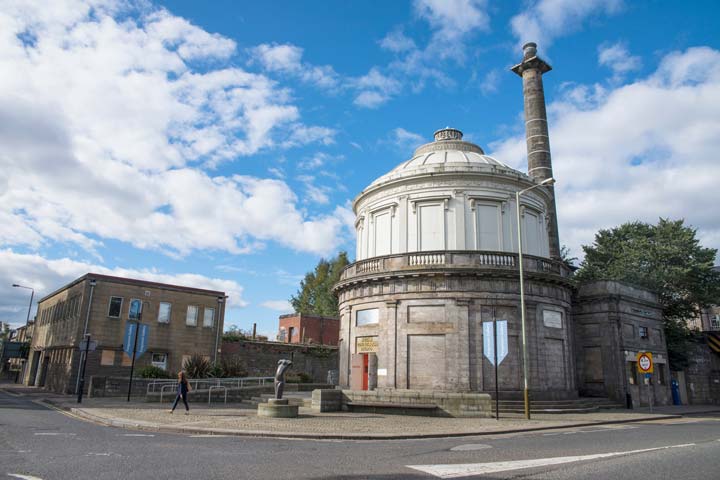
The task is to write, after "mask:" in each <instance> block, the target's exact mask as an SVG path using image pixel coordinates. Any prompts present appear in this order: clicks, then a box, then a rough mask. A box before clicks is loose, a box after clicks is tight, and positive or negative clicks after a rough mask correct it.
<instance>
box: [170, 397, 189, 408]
mask: <svg viewBox="0 0 720 480" xmlns="http://www.w3.org/2000/svg"><path fill="white" fill-rule="evenodd" d="M181 398H182V401H183V403H184V404H185V411H187V412H189V411H190V405H188V403H187V393H185V394H182V395H180V394H179V393H178V394H177V397H175V403H173V406H172V409H173V412H174V411H175V407H177V404H178V402H179V401H180V399H181Z"/></svg>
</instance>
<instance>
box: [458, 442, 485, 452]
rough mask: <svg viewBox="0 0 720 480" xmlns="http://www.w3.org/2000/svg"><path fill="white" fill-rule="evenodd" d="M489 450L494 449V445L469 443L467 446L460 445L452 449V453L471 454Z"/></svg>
mask: <svg viewBox="0 0 720 480" xmlns="http://www.w3.org/2000/svg"><path fill="white" fill-rule="evenodd" d="M487 448H493V447H492V445H485V444H484V443H467V444H465V445H458V446H457V447H453V448H451V449H450V451H452V452H469V451H472V450H485V449H487Z"/></svg>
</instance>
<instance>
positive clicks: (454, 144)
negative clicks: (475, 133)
mask: <svg viewBox="0 0 720 480" xmlns="http://www.w3.org/2000/svg"><path fill="white" fill-rule="evenodd" d="M493 170H495V171H497V170H504V171H506V172H507V173H512V174H519V175H522V176H525V174H524V173H522V172H519V171H517V170H515V169H513V168H511V167H509V166H508V165H506V164H504V163H502V162H501V161H500V160H497V159H495V158H493V157H491V156H489V155H485V152H483V150H482V148H480V147H479V146H477V145H475V144H473V143H469V142H463V141H462V132H460V131H459V130H455V129H451V128H445V129H442V130H438V131H437V132H435V141H434V142H431V143H427V144H425V145H422V146H421V147H419V148H418V149H417V150H415V153H414V154H413V157H412V158H411V159H410V160H407V161H405V162H403V163H401V164H400V165H398V166H397V167H395V168H393V169H392V170H390V171H389V172H388V173H386V174H385V175H383V176H381V177H379V178H377V179H376V180H375V181H374V182H372V183H371V186H374V185H378V184H381V183H385V182H387V181H389V180H395V179H398V178H403V177H409V176H413V175H417V174H421V173H430V172H442V171H444V172H450V171H493Z"/></svg>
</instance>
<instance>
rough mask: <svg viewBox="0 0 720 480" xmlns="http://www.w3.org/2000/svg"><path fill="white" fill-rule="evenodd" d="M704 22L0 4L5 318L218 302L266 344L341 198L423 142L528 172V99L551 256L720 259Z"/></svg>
mask: <svg viewBox="0 0 720 480" xmlns="http://www.w3.org/2000/svg"><path fill="white" fill-rule="evenodd" d="M719 10H720V8H718V6H717V2H710V1H708V2H700V1H696V2H690V3H685V2H670V1H666V2H623V1H619V0H610V1H603V0H588V1H584V2H576V1H569V0H538V1H525V2H509V1H508V2H492V1H473V0H455V1H439V0H416V1H408V2H401V1H397V2H369V1H367V2H293V1H287V2H234V1H213V2H195V1H167V2H145V1H142V2H141V1H138V2H135V1H89V2H85V1H69V0H68V1H57V2H52V3H51V4H48V2H26V1H22V2H15V1H7V0H6V1H0V145H2V151H0V225H2V227H0V281H1V282H2V283H1V285H3V286H0V319H2V320H4V321H10V322H11V323H15V324H18V323H22V322H23V321H24V318H25V315H26V311H27V310H26V309H27V300H28V298H27V291H25V290H21V289H14V288H11V287H10V285H11V284H12V283H21V284H24V285H28V286H32V287H34V288H35V289H36V290H37V293H38V294H39V295H43V294H46V293H48V292H50V291H52V290H53V289H55V288H57V287H59V286H61V285H62V284H64V283H65V282H67V281H70V280H72V279H73V278H76V277H78V276H80V275H82V274H84V273H86V272H88V271H96V272H99V273H110V274H116V275H125V276H130V277H135V278H147V279H150V280H155V281H163V282H168V283H179V284H187V285H194V286H198V287H205V288H212V289H221V290H225V291H227V292H228V294H229V295H230V308H229V309H228V311H227V315H226V326H229V325H238V326H239V327H241V328H244V329H249V328H251V326H252V323H253V322H257V323H258V328H259V330H260V332H262V333H266V334H269V335H274V334H275V331H276V329H277V316H278V315H279V314H280V313H284V312H286V311H287V308H288V306H287V300H288V298H289V297H290V295H291V294H293V293H294V292H295V291H296V290H297V288H298V285H299V281H300V279H301V278H302V276H303V275H304V273H305V272H307V271H308V270H311V269H312V268H313V267H314V265H315V264H316V263H317V260H318V259H319V258H321V257H322V256H326V257H327V256H331V255H334V254H335V253H336V252H337V251H338V250H341V249H344V250H347V251H348V252H350V254H351V256H352V255H353V254H354V238H353V232H352V223H353V221H354V215H353V213H352V211H351V205H350V202H351V201H352V199H353V198H354V197H355V196H356V195H357V194H358V193H359V192H360V191H361V190H362V189H363V188H364V187H366V186H367V185H368V184H369V183H370V182H371V181H372V180H373V179H375V178H377V177H378V176H380V175H382V174H383V173H385V172H387V171H388V170H390V169H392V168H393V167H394V166H395V165H397V164H398V163H400V162H401V161H404V160H406V159H407V158H409V157H410V155H411V154H412V151H413V149H414V148H415V147H417V146H418V145H420V144H422V143H425V142H427V141H430V139H431V138H432V133H433V132H434V131H435V130H437V129H439V128H443V127H446V126H452V127H455V128H459V129H461V130H463V132H464V133H465V138H466V139H468V140H470V141H473V142H475V143H477V144H479V145H480V146H481V147H482V148H484V149H485V151H486V152H487V153H489V154H490V155H493V156H495V157H496V158H498V159H499V160H501V161H503V162H505V163H507V164H510V165H512V166H514V167H515V168H518V169H520V170H525V169H526V166H525V164H524V161H525V160H524V148H525V147H524V140H523V130H522V86H521V82H520V79H519V78H517V77H516V76H515V75H514V74H513V73H511V72H510V71H509V67H511V66H512V65H513V64H515V63H517V62H518V61H519V59H520V57H521V48H520V47H521V45H522V43H524V42H525V41H536V42H537V43H538V45H539V53H540V55H541V56H542V57H544V58H545V59H546V60H547V61H548V62H549V63H551V64H552V65H553V67H554V70H553V71H552V72H550V73H549V74H547V75H546V76H545V86H546V97H547V102H548V112H549V119H550V125H551V132H550V135H551V145H552V149H553V162H554V168H555V177H556V178H557V181H558V184H557V187H556V188H557V193H558V211H559V224H560V235H561V242H562V243H563V244H566V245H567V246H569V247H570V248H571V250H572V252H573V254H575V255H576V256H579V255H580V253H581V249H580V246H581V245H582V244H588V243H590V242H591V241H592V238H593V235H594V233H595V232H596V231H597V230H598V229H599V228H607V227H612V226H615V225H618V224H620V223H622V222H626V221H630V220H644V221H651V222H654V221H656V220H657V218H658V217H660V216H663V217H670V218H685V219H686V221H687V223H688V224H690V225H692V226H694V227H695V228H697V229H698V234H699V237H700V238H701V240H702V242H703V244H704V245H706V246H711V247H714V248H718V247H720V215H718V214H717V205H718V204H720V193H718V189H717V179H718V178H720V164H719V163H718V161H717V159H716V155H717V151H719V150H720V113H718V110H717V105H720V51H719V48H720V45H718V43H719V41H718V40H719V38H718V33H717V32H718V31H720V28H719V27H720V25H718V23H720V22H719V21H718V18H719V15H718V13H720V12H719Z"/></svg>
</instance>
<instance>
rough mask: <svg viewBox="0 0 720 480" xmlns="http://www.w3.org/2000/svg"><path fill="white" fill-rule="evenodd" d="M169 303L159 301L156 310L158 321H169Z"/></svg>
mask: <svg viewBox="0 0 720 480" xmlns="http://www.w3.org/2000/svg"><path fill="white" fill-rule="evenodd" d="M170 310H171V305H170V303H168V302H160V308H159V310H158V323H170Z"/></svg>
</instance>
